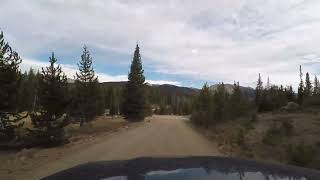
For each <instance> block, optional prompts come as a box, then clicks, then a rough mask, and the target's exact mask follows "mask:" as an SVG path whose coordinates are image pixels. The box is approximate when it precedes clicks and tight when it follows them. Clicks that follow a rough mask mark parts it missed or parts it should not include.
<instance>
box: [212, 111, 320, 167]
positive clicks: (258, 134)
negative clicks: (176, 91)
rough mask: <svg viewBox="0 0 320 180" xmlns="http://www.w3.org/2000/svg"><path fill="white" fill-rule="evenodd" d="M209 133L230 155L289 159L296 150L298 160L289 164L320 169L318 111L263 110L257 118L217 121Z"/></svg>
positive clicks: (265, 159)
mask: <svg viewBox="0 0 320 180" xmlns="http://www.w3.org/2000/svg"><path fill="white" fill-rule="evenodd" d="M211 133H212V134H213V136H214V138H215V140H216V141H218V142H219V144H220V147H221V151H222V152H225V153H226V155H229V156H237V157H239V156H240V157H244V158H253V159H257V160H263V161H271V162H280V163H292V160H294V161H295V159H296V158H297V157H295V156H297V154H299V155H298V159H299V161H300V163H301V164H298V163H296V164H295V163H292V164H295V165H301V166H305V167H312V168H319V169H320V113H319V112H314V111H313V112H304V113H264V114H259V115H258V116H257V120H256V121H250V118H247V119H246V118H242V119H237V120H234V121H229V122H226V123H223V124H220V125H218V126H217V127H215V129H213V130H211ZM295 149H298V150H297V151H296V150H295ZM309 149H310V150H309ZM299 156H300V157H299ZM303 156H305V157H303ZM310 157H311V158H310ZM304 159H305V160H304Z"/></svg>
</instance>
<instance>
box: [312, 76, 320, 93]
mask: <svg viewBox="0 0 320 180" xmlns="http://www.w3.org/2000/svg"><path fill="white" fill-rule="evenodd" d="M312 95H313V96H318V95H320V83H319V80H318V78H317V76H316V75H315V76H314V82H313V92H312Z"/></svg>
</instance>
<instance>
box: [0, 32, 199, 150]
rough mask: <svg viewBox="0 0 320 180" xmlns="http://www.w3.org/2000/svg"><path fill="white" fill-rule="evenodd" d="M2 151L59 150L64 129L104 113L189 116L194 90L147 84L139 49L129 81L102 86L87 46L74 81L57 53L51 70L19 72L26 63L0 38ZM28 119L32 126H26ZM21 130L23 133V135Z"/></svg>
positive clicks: (134, 116)
mask: <svg viewBox="0 0 320 180" xmlns="http://www.w3.org/2000/svg"><path fill="white" fill-rule="evenodd" d="M0 43H1V44H0V50H1V51H0V52H1V54H0V63H1V64H0V65H1V66H0V73H1V81H0V85H1V88H0V89H1V103H2V105H1V108H0V109H1V114H0V121H1V126H0V130H1V132H0V133H1V147H2V148H5V149H7V148H23V147H33V146H55V145H59V144H63V143H65V142H68V136H67V135H66V134H65V131H64V127H66V126H68V125H69V124H79V126H83V125H84V124H87V123H89V124H90V122H92V121H94V120H95V119H96V117H98V116H101V115H110V116H112V117H115V116H122V115H123V116H125V117H126V118H127V120H128V121H141V120H143V119H144V118H145V117H146V116H150V115H152V114H153V113H155V114H177V115H188V114H190V113H191V109H192V102H193V96H194V94H195V93H196V91H195V90H191V89H188V88H186V89H185V90H180V89H179V88H178V87H176V86H170V85H159V86H154V85H149V84H147V83H145V77H144V75H143V67H142V60H141V55H140V48H139V46H138V45H137V46H136V49H135V52H134V55H133V60H132V64H131V68H130V73H129V75H128V79H129V81H128V82H119V83H114V84H113V83H100V82H99V77H98V76H96V75H95V71H94V57H92V55H91V54H90V51H89V48H88V47H86V46H84V47H83V52H82V54H81V56H80V60H79V63H78V71H77V73H76V76H75V77H74V79H68V78H67V77H66V76H65V74H64V72H63V68H62V67H61V66H60V65H59V64H58V63H59V62H58V60H57V58H56V56H55V54H54V53H52V55H51V57H50V58H49V66H47V67H43V68H42V70H35V69H32V68H31V69H29V71H25V72H23V73H22V72H21V70H20V68H19V64H20V63H21V62H22V61H23V60H22V59H21V58H20V57H19V55H18V53H17V52H15V51H14V50H13V49H12V48H11V47H10V46H9V45H8V43H7V42H6V41H5V39H4V36H3V33H1V36H0ZM28 119H30V120H31V122H32V125H31V126H28V127H25V126H23V125H24V123H25V121H26V120H28ZM21 129H22V131H21Z"/></svg>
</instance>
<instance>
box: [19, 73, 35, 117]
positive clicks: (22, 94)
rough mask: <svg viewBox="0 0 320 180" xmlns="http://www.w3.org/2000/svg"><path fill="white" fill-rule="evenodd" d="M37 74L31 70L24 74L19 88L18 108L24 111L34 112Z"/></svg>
mask: <svg viewBox="0 0 320 180" xmlns="http://www.w3.org/2000/svg"><path fill="white" fill-rule="evenodd" d="M38 78H39V73H38V72H35V71H34V70H33V69H32V68H30V69H29V72H25V73H24V74H23V76H22V81H21V84H20V87H19V108H20V109H21V110H26V111H34V109H35V106H36V100H37V96H36V90H37V86H38Z"/></svg>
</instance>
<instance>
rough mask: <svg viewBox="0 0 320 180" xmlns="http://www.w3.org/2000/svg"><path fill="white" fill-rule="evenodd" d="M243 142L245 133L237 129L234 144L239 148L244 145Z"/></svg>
mask: <svg viewBox="0 0 320 180" xmlns="http://www.w3.org/2000/svg"><path fill="white" fill-rule="evenodd" d="M244 140H245V132H244V130H243V129H242V128H240V129H239V131H238V133H237V136H236V143H237V145H239V146H243V145H244Z"/></svg>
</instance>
